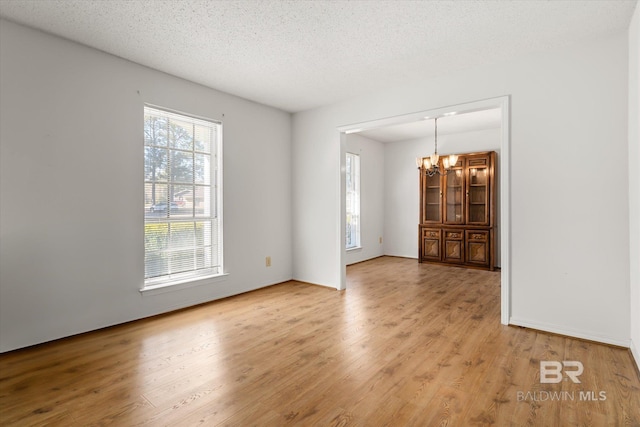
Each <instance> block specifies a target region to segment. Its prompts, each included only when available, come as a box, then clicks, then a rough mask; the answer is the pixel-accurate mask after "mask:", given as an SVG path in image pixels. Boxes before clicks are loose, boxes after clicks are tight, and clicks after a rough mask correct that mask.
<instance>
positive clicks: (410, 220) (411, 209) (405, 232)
mask: <svg viewBox="0 0 640 427" xmlns="http://www.w3.org/2000/svg"><path fill="white" fill-rule="evenodd" d="M433 144H434V141H433V138H432V137H428V138H418V139H411V140H406V141H397V142H392V143H387V144H385V146H384V160H385V168H384V171H385V172H384V174H385V177H386V179H385V214H384V219H385V221H384V232H385V233H384V234H385V235H384V241H385V247H384V249H385V254H386V255H393V256H402V257H408V258H416V259H417V258H418V223H419V220H420V218H419V217H420V201H419V196H420V195H419V192H420V184H419V177H418V172H417V170H416V167H415V158H416V157H426V156H428V155H429V154H431V152H432V151H433V146H434V145H433ZM480 151H496V152H499V151H500V129H487V130H481V131H475V132H465V133H457V134H449V135H441V136H440V137H439V138H438V153H440V154H441V155H447V154H453V153H473V152H480ZM496 180H497V185H498V186H497V189H498V194H499V190H500V186H499V183H500V181H499V178H498V176H497V175H496ZM499 206H500V205H499V203H498V204H497V206H496V213H497V214H499V212H500V209H499ZM496 220H497V222H498V224H499V220H500V216H499V215H498V216H497V217H496ZM495 241H496V244H497V253H496V255H497V258H496V266H500V246H499V244H500V235H499V233H498V232H497V233H496V236H495Z"/></svg>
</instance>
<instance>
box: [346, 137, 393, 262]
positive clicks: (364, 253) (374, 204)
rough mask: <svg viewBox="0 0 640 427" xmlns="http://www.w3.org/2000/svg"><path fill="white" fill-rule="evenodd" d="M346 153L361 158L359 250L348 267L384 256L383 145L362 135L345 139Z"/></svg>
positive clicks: (349, 256)
mask: <svg viewBox="0 0 640 427" xmlns="http://www.w3.org/2000/svg"><path fill="white" fill-rule="evenodd" d="M346 150H347V152H350V153H354V154H358V155H360V221H361V224H360V248H358V249H352V250H349V251H347V253H346V264H347V265H349V264H354V263H356V262H361V261H365V260H367V259H371V258H376V257H379V256H382V255H383V254H384V250H383V247H384V246H383V243H384V240H383V243H380V238H382V237H383V235H384V181H385V177H384V145H383V144H382V143H380V142H378V141H374V140H372V139H370V138H366V137H364V136H361V135H357V134H351V135H347V137H346Z"/></svg>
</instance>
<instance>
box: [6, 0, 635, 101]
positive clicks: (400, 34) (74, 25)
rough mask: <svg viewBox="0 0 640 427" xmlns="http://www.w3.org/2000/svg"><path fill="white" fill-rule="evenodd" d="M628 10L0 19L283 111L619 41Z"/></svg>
mask: <svg viewBox="0 0 640 427" xmlns="http://www.w3.org/2000/svg"><path fill="white" fill-rule="evenodd" d="M635 4H636V0H630V1H624V0H608V1H598V0H586V1H580V0H570V1H563V0H555V1H543V0H534V1H527V0H521V1H504V0H500V1H483V0H481V1H198V0H166V1H163V0H111V1H107V0H47V1H45V0H0V16H3V17H5V18H7V19H10V20H12V21H15V22H18V23H22V24H25V25H28V26H31V27H35V28H39V29H42V30H44V31H47V32H50V33H53V34H56V35H59V36H62V37H65V38H68V39H71V40H75V41H77V42H80V43H83V44H86V45H88V46H92V47H94V48H97V49H100V50H103V51H105V52H109V53H111V54H114V55H117V56H120V57H122V58H126V59H129V60H131V61H134V62H137V63H140V64H143V65H146V66H149V67H152V68H155V69H158V70H161V71H164V72H167V73H170V74H173V75H176V76H180V77H183V78H185V79H188V80H192V81H194V82H197V83H201V84H203V85H206V86H209V87H213V88H216V89H219V90H222V91H225V92H229V93H232V94H235V95H238V96H241V97H244V98H248V99H251V100H255V101H258V102H261V103H264V104H268V105H272V106H275V107H278V108H281V109H284V110H286V111H291V112H296V111H302V110H306V109H310V108H314V107H318V106H322V105H327V104H330V103H333V102H336V101H339V100H341V99H344V98H348V97H351V96H355V95H358V94H360V93H364V92H366V91H369V90H375V89H378V88H380V87H386V86H394V85H399V84H403V83H406V82H407V81H415V80H418V79H425V78H429V77H433V76H437V75H441V74H446V73H450V72H452V71H455V70H459V69H462V68H467V67H470V66H473V65H479V64H483V63H489V62H497V61H502V60H506V59H509V58H512V57H514V56H517V55H520V54H523V53H526V52H531V51H538V50H544V49H549V48H553V47H555V46H561V45H568V44H572V43H576V42H579V41H586V40H591V39H595V38H598V37H603V36H606V35H610V34H614V33H619V32H622V31H624V30H626V28H627V27H628V25H629V21H630V19H631V14H632V12H633V8H634V7H635Z"/></svg>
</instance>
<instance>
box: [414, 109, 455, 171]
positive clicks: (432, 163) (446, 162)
mask: <svg viewBox="0 0 640 427" xmlns="http://www.w3.org/2000/svg"><path fill="white" fill-rule="evenodd" d="M434 123H435V124H434V126H435V150H434V152H433V154H432V155H431V156H429V157H426V158H424V159H422V158H420V157H416V166H417V167H418V169H422V168H424V171H425V173H426V174H427V176H434V175H435V174H438V175H446V174H448V173H449V172H451V171H450V170H449V169H450V168H452V167H454V166H455V165H456V163H458V155H457V154H451V155H449V156H446V157H443V159H442V166H443V167H442V168H441V167H440V163H439V160H440V156H439V155H438V118H437V117H436V118H435V120H434Z"/></svg>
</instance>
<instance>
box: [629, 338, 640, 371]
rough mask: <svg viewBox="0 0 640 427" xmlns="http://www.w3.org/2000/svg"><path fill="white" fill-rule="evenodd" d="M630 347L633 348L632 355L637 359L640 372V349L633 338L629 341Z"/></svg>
mask: <svg viewBox="0 0 640 427" xmlns="http://www.w3.org/2000/svg"><path fill="white" fill-rule="evenodd" d="M629 348H630V349H631V355H633V358H634V359H635V362H636V367H637V368H638V372H640V349H638V347H637V345H636V343H634V342H633V340H631V341H630V342H629Z"/></svg>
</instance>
